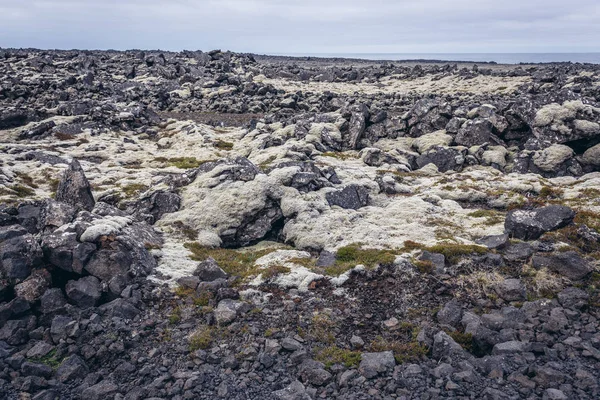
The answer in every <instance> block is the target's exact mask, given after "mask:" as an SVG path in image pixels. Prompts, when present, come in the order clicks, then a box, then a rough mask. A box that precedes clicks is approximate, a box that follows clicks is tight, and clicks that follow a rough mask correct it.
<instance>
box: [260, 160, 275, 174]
mask: <svg viewBox="0 0 600 400" xmlns="http://www.w3.org/2000/svg"><path fill="white" fill-rule="evenodd" d="M276 159H277V156H271V157H269V158H267V160H266V161H265V162H262V163H260V164H258V168H260V170H261V171H266V170H267V169H268V168H269V167H270V166H271V163H272V162H273V161H275V160H276Z"/></svg>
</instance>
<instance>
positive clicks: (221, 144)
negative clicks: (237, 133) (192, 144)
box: [214, 139, 233, 150]
mask: <svg viewBox="0 0 600 400" xmlns="http://www.w3.org/2000/svg"><path fill="white" fill-rule="evenodd" d="M214 146H215V147H216V148H217V149H221V150H231V149H233V143H231V142H226V141H224V140H221V139H218V140H217V141H216V142H215V144H214Z"/></svg>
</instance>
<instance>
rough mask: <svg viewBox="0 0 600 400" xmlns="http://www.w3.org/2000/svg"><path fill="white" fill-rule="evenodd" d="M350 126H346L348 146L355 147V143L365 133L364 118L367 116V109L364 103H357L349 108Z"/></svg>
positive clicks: (356, 143)
mask: <svg viewBox="0 0 600 400" xmlns="http://www.w3.org/2000/svg"><path fill="white" fill-rule="evenodd" d="M350 112H351V113H352V116H351V118H350V127H349V128H348V134H349V137H348V145H347V146H348V148H349V149H352V150H353V149H356V148H357V145H358V143H359V141H360V139H361V137H362V135H363V134H364V133H365V127H366V120H367V118H368V117H369V109H368V108H367V106H365V105H364V104H358V105H355V106H353V107H352V109H351V110H350Z"/></svg>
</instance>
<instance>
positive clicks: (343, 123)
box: [0, 49, 600, 400]
mask: <svg viewBox="0 0 600 400" xmlns="http://www.w3.org/2000/svg"><path fill="white" fill-rule="evenodd" d="M599 83H600V69H599V68H598V66H596V65H590V64H585V65H584V64H570V63H565V64H543V65H528V66H505V65H495V64H480V65H478V66H475V65H473V64H468V63H456V64H448V63H446V64H444V63H427V64H422V65H417V64H416V63H401V62H386V61H382V62H379V61H360V60H333V59H330V60H323V59H312V58H311V59H297V58H296V59H295V58H281V57H268V56H253V55H249V54H235V53H231V52H222V51H218V50H216V51H211V52H190V51H186V52H181V53H170V52H158V51H146V52H142V51H129V52H114V51H110V52H97V51H38V50H31V49H29V50H13V49H3V50H0V138H1V141H2V146H1V147H0V153H1V157H0V394H1V396H0V397H2V398H7V399H10V400H13V399H36V400H38V399H53V400H54V399H57V398H59V399H67V400H69V399H80V398H90V399H111V400H114V399H127V400H134V399H175V400H183V399H196V398H198V399H214V398H224V399H256V398H260V399H315V398H323V399H330V398H331V399H335V398H338V399H356V400H358V399H392V398H396V399H402V398H404V399H423V398H428V399H433V398H489V399H505V398H506V399H519V398H523V399H533V398H541V399H544V398H556V399H562V398H567V399H571V398H573V399H596V398H598V397H600V386H599V384H598V382H599V380H600V375H599V370H598V368H597V366H598V362H599V361H600V337H599V336H598V332H600V325H599V322H598V321H600V313H599V311H598V310H599V309H598V307H599V304H600V290H599V284H598V279H599V278H598V277H599V276H600V275H599V273H600V270H599V267H600V266H599V262H598V260H599V259H600V223H599V222H598V221H599V218H598V217H599V216H600V203H599V202H598V198H599V194H600V164H599V163H598V162H597V158H598V157H596V155H597V153H598V145H599V143H600V129H599V128H598V127H599V126H600V125H599V123H600V112H599V107H598V106H599V101H600V97H599V96H600V91H599V90H598V88H599V87H600V84H599Z"/></svg>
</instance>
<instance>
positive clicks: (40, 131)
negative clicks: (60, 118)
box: [19, 121, 56, 139]
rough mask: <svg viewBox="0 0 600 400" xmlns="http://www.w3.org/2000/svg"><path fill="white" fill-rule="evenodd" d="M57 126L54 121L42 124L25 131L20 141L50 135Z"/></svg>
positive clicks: (21, 134) (20, 135) (20, 136)
mask: <svg viewBox="0 0 600 400" xmlns="http://www.w3.org/2000/svg"><path fill="white" fill-rule="evenodd" d="M55 126H56V123H55V122H54V121H47V122H40V123H39V124H36V125H35V126H33V127H31V128H29V129H24V130H23V131H22V132H21V133H20V134H19V139H33V138H36V137H38V136H42V135H44V134H46V133H48V132H49V131H50V130H51V129H52V128H54V127H55Z"/></svg>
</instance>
